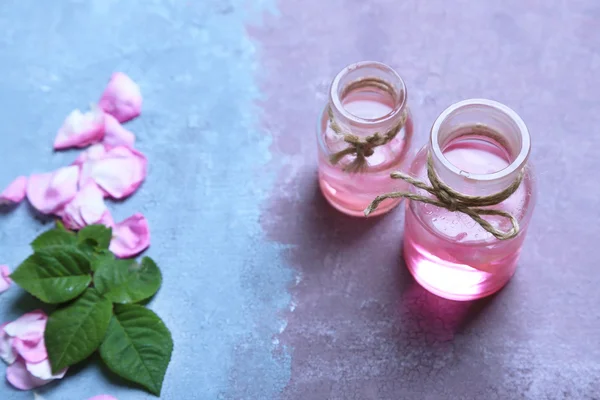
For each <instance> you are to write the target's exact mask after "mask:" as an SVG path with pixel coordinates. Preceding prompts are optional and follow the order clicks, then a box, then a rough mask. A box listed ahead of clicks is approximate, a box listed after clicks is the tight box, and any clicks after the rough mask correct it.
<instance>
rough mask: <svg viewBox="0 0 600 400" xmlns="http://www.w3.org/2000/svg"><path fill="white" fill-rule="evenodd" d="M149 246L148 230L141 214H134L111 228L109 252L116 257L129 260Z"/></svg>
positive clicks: (146, 222)
mask: <svg viewBox="0 0 600 400" xmlns="http://www.w3.org/2000/svg"><path fill="white" fill-rule="evenodd" d="M148 246H150V228H149V227H148V221H146V218H145V217H144V216H143V215H142V214H139V213H138V214H135V215H133V216H131V217H129V218H127V219H126V220H125V221H123V222H120V223H118V224H116V225H115V227H114V228H113V239H112V241H111V242H110V251H112V252H113V253H114V254H115V255H116V256H117V257H120V258H129V257H133V256H136V255H138V254H139V253H141V252H142V251H144V250H146V249H147V248H148Z"/></svg>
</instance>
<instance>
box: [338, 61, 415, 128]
mask: <svg viewBox="0 0 600 400" xmlns="http://www.w3.org/2000/svg"><path fill="white" fill-rule="evenodd" d="M358 98H362V99H368V100H370V101H372V102H373V103H380V104H382V105H383V106H384V107H385V110H386V111H385V112H381V109H383V108H381V109H380V110H379V112H378V113H377V112H376V113H371V115H368V114H365V113H358V112H356V111H355V110H353V109H352V108H350V107H349V102H350V101H351V100H353V99H358ZM406 98H407V93H406V85H405V84H404V81H403V80H402V78H401V77H400V75H398V73H397V72H396V71H394V70H393V69H392V68H391V67H389V66H388V65H386V64H383V63H380V62H376V61H361V62H357V63H354V64H351V65H349V66H347V67H346V68H344V69H343V70H342V71H340V72H339V73H338V74H337V75H336V77H335V78H334V80H333V82H332V84H331V89H330V103H331V105H332V111H333V112H334V113H335V114H336V117H337V118H338V119H340V120H341V122H342V123H344V124H351V125H353V126H358V127H360V128H364V129H376V128H378V127H379V126H382V125H385V124H389V123H392V122H393V121H395V120H396V119H397V118H398V117H399V116H400V113H401V111H402V110H403V109H404V107H405V104H406Z"/></svg>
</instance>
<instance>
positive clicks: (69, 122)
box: [54, 107, 104, 150]
mask: <svg viewBox="0 0 600 400" xmlns="http://www.w3.org/2000/svg"><path fill="white" fill-rule="evenodd" d="M103 137H104V113H103V112H102V110H100V109H99V108H96V107H93V108H92V109H91V110H90V111H88V112H86V113H85V114H84V113H82V112H81V111H80V110H74V111H72V112H71V114H69V115H68V116H67V118H66V119H65V122H63V125H62V126H61V127H60V129H59V130H58V134H57V135H56V139H55V140H54V148H55V149H56V150H62V149H68V148H70V147H86V146H89V145H90V144H92V143H96V142H99V141H100V140H102V138H103Z"/></svg>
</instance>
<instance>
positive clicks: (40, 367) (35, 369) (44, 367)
mask: <svg viewBox="0 0 600 400" xmlns="http://www.w3.org/2000/svg"><path fill="white" fill-rule="evenodd" d="M26 366H27V371H29V373H30V374H31V375H33V376H35V377H36V378H40V379H43V380H52V379H62V378H63V377H64V376H65V374H66V373H67V368H65V369H63V370H61V371H59V372H58V374H53V373H52V367H50V361H48V359H45V360H43V361H41V362H39V363H27V365H26Z"/></svg>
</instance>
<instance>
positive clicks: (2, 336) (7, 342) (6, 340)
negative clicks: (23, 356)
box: [0, 324, 17, 364]
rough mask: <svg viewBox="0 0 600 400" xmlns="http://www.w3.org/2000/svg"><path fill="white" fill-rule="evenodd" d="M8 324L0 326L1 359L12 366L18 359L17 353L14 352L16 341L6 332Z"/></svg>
mask: <svg viewBox="0 0 600 400" xmlns="http://www.w3.org/2000/svg"><path fill="white" fill-rule="evenodd" d="M6 325H7V324H3V325H0V358H1V359H2V360H3V361H4V362H5V363H7V364H12V363H14V362H15V360H16V359H17V353H16V352H15V351H14V350H13V341H14V340H15V339H14V338H13V337H11V336H10V335H9V334H8V333H6V332H5V331H4V327H5V326H6Z"/></svg>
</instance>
